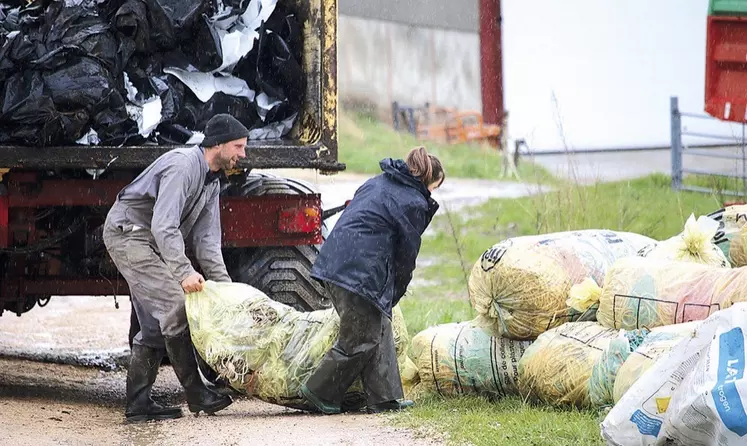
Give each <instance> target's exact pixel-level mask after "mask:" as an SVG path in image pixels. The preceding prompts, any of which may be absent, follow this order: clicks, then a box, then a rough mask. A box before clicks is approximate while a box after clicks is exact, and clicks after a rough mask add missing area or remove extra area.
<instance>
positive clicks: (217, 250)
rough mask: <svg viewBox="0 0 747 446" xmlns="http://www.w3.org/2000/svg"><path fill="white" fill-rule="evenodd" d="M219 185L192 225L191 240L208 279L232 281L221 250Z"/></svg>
mask: <svg viewBox="0 0 747 446" xmlns="http://www.w3.org/2000/svg"><path fill="white" fill-rule="evenodd" d="M218 189H219V188H218V187H216V188H215V191H214V193H213V194H212V195H211V197H210V199H209V200H208V202H207V203H205V207H204V208H203V209H202V212H201V213H200V215H199V216H198V217H197V221H196V222H195V225H194V226H193V227H192V236H191V238H190V239H191V242H192V247H193V249H194V251H195V258H196V259H197V262H198V263H199V264H200V268H202V271H203V272H204V273H205V275H206V276H207V277H206V279H207V280H213V281H215V282H231V277H230V276H229V275H228V272H227V271H226V264H225V263H224V261H223V251H222V250H221V225H220V201H219V198H218V194H219V191H218Z"/></svg>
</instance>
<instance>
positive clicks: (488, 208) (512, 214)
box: [416, 175, 722, 298]
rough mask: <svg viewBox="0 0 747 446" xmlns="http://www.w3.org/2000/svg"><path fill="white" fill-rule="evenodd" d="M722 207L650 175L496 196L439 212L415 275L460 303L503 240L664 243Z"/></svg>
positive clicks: (715, 200)
mask: <svg viewBox="0 0 747 446" xmlns="http://www.w3.org/2000/svg"><path fill="white" fill-rule="evenodd" d="M721 206H722V201H721V200H720V199H719V197H717V196H715V195H707V194H702V193H695V192H675V191H673V190H672V189H671V187H670V185H669V178H668V177H666V176H664V175H651V176H648V177H644V178H640V179H636V180H631V181H619V182H613V183H600V184H596V185H593V186H576V185H563V186H558V188H557V189H556V190H555V191H554V192H550V193H546V194H542V195H537V196H532V197H523V198H519V199H494V200H490V201H488V202H487V203H485V204H484V205H482V206H478V207H477V208H474V209H470V210H469V212H451V213H447V212H446V211H445V210H444V211H441V212H440V213H439V214H440V215H438V216H437V217H436V219H435V220H434V222H433V227H434V229H435V234H434V235H432V236H426V237H424V239H423V246H422V248H421V251H420V256H421V258H425V259H433V260H432V261H431V264H430V265H428V266H425V267H423V268H420V269H418V270H417V271H416V277H417V278H419V279H421V280H425V281H428V282H430V283H432V282H433V281H436V280H437V281H438V283H437V284H435V285H431V284H429V285H426V286H425V290H424V291H425V292H426V293H428V294H431V295H433V294H438V293H441V295H442V296H443V297H449V298H460V297H461V298H465V297H466V295H467V288H466V280H465V275H467V276H468V275H469V271H470V270H471V268H472V266H473V264H474V263H475V262H476V261H477V259H478V258H479V257H480V255H481V254H482V253H483V252H484V251H485V250H486V249H488V248H489V247H490V246H492V245H493V244H495V243H498V242H500V241H502V240H504V239H506V238H509V237H515V236H521V235H531V234H543V233H550V232H559V231H567V230H576V229H612V230H616V231H629V232H635V233H638V234H643V235H646V236H649V237H651V238H654V239H656V240H664V239H667V238H669V237H672V236H674V235H676V234H678V233H679V232H681V231H682V229H683V226H684V223H685V220H687V217H688V216H689V215H690V213H695V215H696V216H699V215H702V214H707V213H710V212H712V211H715V210H717V209H719V208H720V207H721ZM457 248H459V249H457ZM460 252H461V256H460ZM436 259H437V260H436ZM465 270H466V274H465Z"/></svg>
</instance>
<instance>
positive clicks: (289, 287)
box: [223, 173, 331, 311]
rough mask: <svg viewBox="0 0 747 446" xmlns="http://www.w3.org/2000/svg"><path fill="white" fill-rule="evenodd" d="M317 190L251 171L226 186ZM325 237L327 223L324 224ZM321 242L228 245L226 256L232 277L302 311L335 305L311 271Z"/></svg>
mask: <svg viewBox="0 0 747 446" xmlns="http://www.w3.org/2000/svg"><path fill="white" fill-rule="evenodd" d="M314 193H317V191H316V189H315V188H314V186H312V185H311V184H309V183H307V182H305V181H300V180H295V179H291V178H283V177H278V176H274V175H270V174H251V173H250V174H247V175H245V177H244V178H243V179H242V180H241V181H237V182H234V183H233V184H231V185H229V186H228V187H227V188H225V189H224V191H223V194H225V195H229V196H243V197H247V196H260V195H275V194H287V195H307V194H314ZM322 238H323V239H324V238H326V227H325V225H324V224H322ZM320 247H321V245H311V246H272V247H260V248H244V249H242V248H237V249H226V250H224V251H223V256H224V259H225V262H226V268H227V269H228V274H229V275H230V276H231V278H232V279H233V280H235V281H237V282H242V283H246V284H248V285H251V286H253V287H255V288H257V289H259V290H261V291H262V292H264V293H265V294H267V295H268V296H269V297H270V298H271V299H273V300H276V301H278V302H280V303H283V304H286V305H289V306H291V307H293V308H295V309H296V310H299V311H313V310H320V309H326V308H330V307H331V302H330V300H329V298H328V297H327V294H326V291H325V290H324V287H322V286H321V285H320V284H319V283H318V282H316V281H315V280H313V279H312V278H311V277H310V276H309V273H310V272H311V266H312V265H313V264H314V260H316V257H317V255H318V254H319V248H320Z"/></svg>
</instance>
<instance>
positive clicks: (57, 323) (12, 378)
mask: <svg viewBox="0 0 747 446" xmlns="http://www.w3.org/2000/svg"><path fill="white" fill-rule="evenodd" d="M119 304H120V308H119V310H117V309H115V308H114V301H113V299H112V298H106V297H59V298H53V299H52V300H51V301H50V303H49V305H48V306H47V307H44V308H35V309H33V310H32V311H31V312H29V313H26V314H25V315H24V316H22V317H20V318H17V317H15V316H14V315H12V314H10V313H5V315H4V316H3V317H0V444H2V445H3V446H15V445H19V446H20V445H39V446H42V445H44V446H46V445H55V446H57V445H75V446H77V445H96V446H99V445H117V446H124V445H128V446H129V445H132V446H141V445H142V446H145V445H166V446H169V445H185V444H189V445H265V444H266V445H270V444H272V445H370V444H387V445H434V444H440V443H439V441H438V440H435V439H429V438H418V437H417V436H416V435H415V434H414V433H413V432H410V431H406V430H402V429H397V428H393V427H390V426H389V425H388V424H387V422H386V416H376V415H365V414H354V415H353V414H346V415H338V416H322V415H314V414H307V413H304V412H300V411H296V410H292V409H286V408H283V407H279V406H274V405H270V404H266V403H263V402H261V401H258V400H254V399H249V398H246V397H243V398H238V399H237V400H236V402H235V403H234V404H233V405H232V406H230V407H229V408H228V409H226V410H224V411H221V412H219V413H218V414H216V416H213V417H208V416H205V415H201V416H200V417H197V418H195V417H193V416H192V415H191V414H190V413H189V412H188V411H187V408H186V404H185V400H184V397H183V392H182V390H181V387H180V386H179V383H178V381H177V379H176V376H175V375H174V373H173V371H172V369H171V368H170V367H168V366H165V367H162V368H161V372H160V373H159V377H158V380H157V382H156V384H155V388H154V392H155V397H156V398H157V399H159V400H160V401H163V402H167V403H172V404H174V403H175V404H182V407H183V410H184V413H185V417H184V418H181V419H178V420H171V421H168V422H151V423H146V424H144V425H128V424H125V423H124V416H123V410H124V398H125V396H124V395H125V376H126V371H125V370H123V369H121V368H117V367H118V365H119V364H123V363H125V362H126V361H125V360H126V357H127V338H126V336H127V327H128V323H129V314H130V306H129V300H128V299H127V298H120V299H119ZM19 357H21V358H27V359H19ZM40 359H42V360H45V361H53V362H54V363H49V362H43V361H40ZM61 363H62V364H61ZM65 363H68V364H65ZM71 364H87V366H81V365H71Z"/></svg>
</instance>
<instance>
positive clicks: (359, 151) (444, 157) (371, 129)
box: [339, 112, 555, 184]
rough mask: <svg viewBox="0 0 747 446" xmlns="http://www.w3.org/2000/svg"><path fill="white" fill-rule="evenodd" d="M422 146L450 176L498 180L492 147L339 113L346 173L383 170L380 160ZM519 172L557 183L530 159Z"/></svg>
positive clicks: (497, 157) (497, 156)
mask: <svg viewBox="0 0 747 446" xmlns="http://www.w3.org/2000/svg"><path fill="white" fill-rule="evenodd" d="M421 145H423V146H425V147H426V148H427V149H428V151H429V152H430V153H432V154H434V155H436V156H438V157H439V159H440V160H441V162H442V163H443V165H444V167H445V168H446V175H447V176H448V177H449V178H475V179H498V177H499V175H500V173H501V168H502V167H501V166H502V158H501V155H500V154H499V153H498V152H496V151H495V150H493V149H491V148H489V147H480V146H478V145H472V144H454V145H447V144H437V143H433V142H430V141H420V140H418V139H417V138H415V137H414V136H412V135H410V134H408V133H405V132H396V131H394V129H393V128H392V126H391V125H390V124H385V123H383V122H381V121H377V120H375V119H373V118H371V117H370V116H367V115H364V114H358V113H353V112H348V113H341V114H340V127H339V147H340V151H339V156H340V162H343V163H345V164H346V165H347V169H346V171H347V172H356V173H368V174H377V173H380V172H381V169H380V168H379V161H380V160H382V159H384V158H387V157H392V158H403V159H404V157H405V156H406V155H407V153H408V152H409V151H410V150H411V149H412V148H413V147H416V146H421ZM519 174H520V175H521V177H522V178H526V179H529V180H530V181H532V182H536V181H540V182H543V183H548V184H549V183H554V182H555V180H554V178H553V177H552V175H551V174H549V173H548V172H547V171H546V170H545V169H543V168H542V167H540V166H537V165H535V164H533V163H531V162H528V161H522V162H521V163H519Z"/></svg>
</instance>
